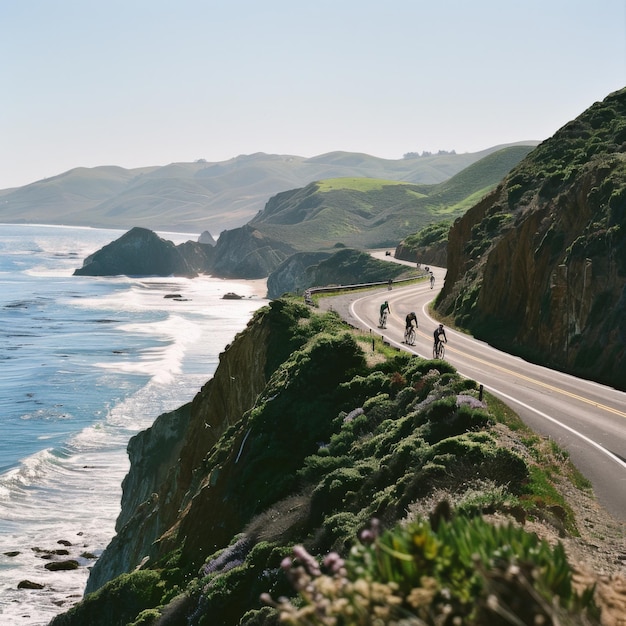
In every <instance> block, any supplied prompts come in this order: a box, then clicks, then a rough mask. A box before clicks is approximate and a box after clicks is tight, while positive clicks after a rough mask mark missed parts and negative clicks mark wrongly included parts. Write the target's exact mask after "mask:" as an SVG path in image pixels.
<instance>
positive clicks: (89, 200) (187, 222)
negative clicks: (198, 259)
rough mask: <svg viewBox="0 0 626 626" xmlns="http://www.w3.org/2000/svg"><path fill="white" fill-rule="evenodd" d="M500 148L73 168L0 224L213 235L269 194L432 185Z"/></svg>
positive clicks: (20, 202) (6, 195)
mask: <svg viewBox="0 0 626 626" xmlns="http://www.w3.org/2000/svg"><path fill="white" fill-rule="evenodd" d="M531 143H532V142H529V145H531ZM535 143H536V142H535ZM532 145H535V144H532ZM501 148H502V146H495V147H493V148H489V149H487V150H483V151H481V152H475V153H466V154H441V155H430V156H422V157H420V156H416V155H412V156H408V157H407V158H403V159H397V160H389V159H380V158H377V157H373V156H369V155H367V154H358V153H350V152H331V153H328V154H323V155H319V156H316V157H313V158H304V157H299V156H292V155H275V154H264V153H256V154H251V155H240V156H238V157H236V158H233V159H229V160H227V161H220V162H214V163H208V162H206V161H204V160H199V161H196V162H194V163H172V164H170V165H166V166H150V167H142V168H137V169H124V168H121V167H114V166H102V167H94V168H85V167H79V168H76V169H72V170H70V171H68V172H64V173H62V174H59V175H58V176H53V177H51V178H46V179H43V180H40V181H36V182H33V183H31V184H29V185H25V186H23V187H18V188H14V189H5V190H0V223H23V222H27V223H28V222H30V223H42V224H67V225H70V226H94V227H107V228H120V229H124V228H132V227H134V226H141V227H144V228H148V229H151V230H177V231H181V232H197V233H200V232H202V231H204V230H208V231H210V232H211V233H213V234H214V235H218V234H219V233H221V232H222V231H223V230H225V229H232V228H237V227H239V226H242V225H243V224H245V223H246V222H248V220H250V219H251V218H253V217H254V216H255V215H256V214H257V213H258V212H259V211H261V210H262V209H263V207H264V206H265V203H266V202H267V201H268V199H269V198H271V197H272V196H274V195H275V194H277V193H279V192H281V191H284V190H286V189H294V188H299V187H303V186H305V185H308V184H309V183H311V182H312V181H315V180H321V179H325V178H337V177H369V178H382V179H389V180H395V181H406V182H411V183H428V184H436V183H441V182H443V181H445V180H447V179H448V178H450V177H451V176H453V175H455V174H457V173H458V172H460V171H461V170H463V169H464V168H466V167H468V166H469V165H472V164H473V163H475V162H476V161H479V160H480V159H482V158H484V157H485V156H488V155H489V154H491V153H493V152H497V151H499V150H500V149H501Z"/></svg>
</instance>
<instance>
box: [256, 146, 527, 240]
mask: <svg viewBox="0 0 626 626" xmlns="http://www.w3.org/2000/svg"><path fill="white" fill-rule="evenodd" d="M531 150H532V148H531V147H530V146H512V147H508V148H504V149H502V150H499V151H498V152H496V153H493V154H491V155H488V156H487V157H485V158H484V159H481V160H480V161H478V162H477V163H474V164H472V165H470V166H469V167H467V168H465V169H464V170H462V171H461V172H459V173H458V174H456V175H455V176H453V177H452V178H450V179H448V180H446V181H444V182H442V183H439V184H435V185H428V184H412V183H408V182H400V181H393V180H384V179H376V178H333V179H326V180H320V181H317V182H314V183H311V184H309V185H307V186H306V187H304V188H301V189H294V190H291V191H285V192H283V193H279V194H277V195H276V196H274V197H273V198H272V199H271V200H270V201H269V202H268V203H267V205H266V207H265V209H264V211H263V212H262V213H260V214H259V215H257V216H256V217H255V218H254V219H252V220H251V221H250V222H249V225H250V226H252V227H253V228H255V229H256V230H258V231H259V232H261V233H263V234H264V235H266V236H269V237H272V238H273V239H277V240H280V241H285V242H287V243H289V244H290V245H291V246H293V247H294V248H295V249H297V250H302V251H312V250H324V249H329V248H332V247H333V246H334V245H336V244H337V243H342V244H344V245H346V246H349V247H354V248H361V249H363V248H371V247H386V246H393V247H395V246H396V245H397V244H398V243H399V242H400V241H401V240H402V239H403V238H404V237H406V236H407V235H409V234H411V233H415V232H417V231H418V230H420V229H421V228H423V227H424V226H426V225H428V224H431V223H433V222H438V221H441V220H442V219H454V218H456V217H459V216H460V215H462V214H463V213H464V212H465V211H466V209H467V208H468V207H469V206H471V204H472V203H473V202H474V201H475V200H476V199H480V198H481V197H482V196H483V195H485V194H486V193H488V192H489V191H490V190H491V189H493V188H494V187H495V186H496V185H497V184H498V183H499V182H500V181H501V180H502V178H503V177H504V176H505V175H506V174H507V173H508V172H509V171H510V169H511V168H512V167H514V166H515V165H516V164H517V163H518V162H519V161H521V160H522V159H523V158H524V157H525V156H526V155H527V154H528V153H529V152H530V151H531Z"/></svg>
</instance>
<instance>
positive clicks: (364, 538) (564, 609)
mask: <svg viewBox="0 0 626 626" xmlns="http://www.w3.org/2000/svg"><path fill="white" fill-rule="evenodd" d="M445 510H446V507H445V506H442V507H441V510H440V513H443V512H444V511H445ZM379 532H380V531H379V527H378V525H377V524H376V523H374V524H373V525H372V528H370V529H367V530H365V531H363V532H362V533H361V541H360V542H358V543H357V544H356V545H355V546H354V547H353V549H352V550H351V552H350V554H349V556H348V557H347V558H346V559H345V560H344V559H343V558H341V557H340V556H339V555H338V554H336V553H334V554H330V555H328V556H327V557H326V558H325V559H324V560H323V562H322V563H321V564H320V563H318V561H317V560H316V559H315V558H313V557H312V556H311V555H310V554H309V553H308V552H306V550H305V549H304V548H303V547H302V546H297V547H296V548H294V553H293V556H294V557H295V558H294V559H293V560H289V559H287V560H285V561H284V562H283V568H284V569H285V570H286V572H287V575H288V576H289V578H290V580H291V581H292V583H293V585H294V587H295V588H296V589H297V591H298V593H299V597H298V599H297V601H295V602H292V601H289V600H286V599H284V600H280V601H278V602H275V601H273V600H272V598H271V596H269V595H266V596H265V597H264V599H265V600H266V602H268V604H271V605H273V606H275V607H276V608H277V609H278V610H279V611H280V613H281V622H282V623H287V624H294V625H296V626H298V625H302V626H304V625H310V626H313V625H319V626H323V625H325V624H336V623H340V624H342V623H346V624H367V625H369V624H372V625H374V624H397V623H407V624H432V625H433V626H434V625H437V624H442V623H446V624H459V625H470V624H472V625H473V624H476V625H486V624H503V625H504V624H556V623H563V622H564V623H568V624H590V623H593V622H595V623H597V622H598V618H599V615H598V611H597V610H596V609H595V607H594V604H593V601H592V590H591V589H588V590H586V591H585V592H583V593H582V594H578V593H576V591H575V590H574V588H573V585H572V575H573V572H572V569H571V568H570V566H569V564H568V562H567V559H566V557H565V553H564V551H563V549H562V547H561V546H560V545H557V546H556V547H552V546H550V545H549V544H548V543H546V542H545V541H540V540H539V539H538V537H537V536H536V535H534V534H529V533H526V532H525V531H524V530H522V529H520V528H519V527H517V526H515V525H513V524H507V525H502V526H492V525H490V524H488V523H487V522H485V521H484V520H482V519H481V518H479V517H473V518H466V517H453V518H452V519H447V518H446V517H445V516H444V515H440V517H435V518H433V521H432V523H429V522H428V521H426V520H417V521H414V522H411V523H409V524H407V525H405V526H396V527H395V528H393V529H392V530H390V531H387V532H383V533H382V534H379Z"/></svg>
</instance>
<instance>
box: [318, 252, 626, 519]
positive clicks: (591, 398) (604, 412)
mask: <svg viewBox="0 0 626 626" xmlns="http://www.w3.org/2000/svg"><path fill="white" fill-rule="evenodd" d="M383 254H384V253H383ZM432 270H433V272H434V275H435V278H436V281H435V287H434V289H431V288H430V285H429V284H428V283H427V282H425V283H423V284H419V285H414V286H410V287H394V288H393V289H392V290H376V291H368V292H363V294H362V295H354V294H353V295H352V297H351V298H350V299H346V296H340V298H344V300H343V302H342V304H341V306H340V305H339V302H340V301H339V300H338V299H337V300H335V308H337V309H338V310H339V308H342V309H344V311H343V312H344V313H345V314H346V317H348V318H349V321H350V322H351V323H353V324H354V325H355V326H358V327H360V328H362V329H365V330H368V329H369V330H370V331H371V332H372V333H376V334H377V335H381V336H383V337H384V339H385V340H386V341H388V342H389V343H390V344H391V345H394V346H397V347H399V348H401V349H405V350H410V351H411V352H414V353H416V354H418V355H420V356H424V357H428V358H432V350H433V331H434V330H435V328H436V326H437V322H436V321H435V320H434V319H432V318H431V317H430V316H429V315H428V303H429V302H430V301H431V300H432V299H433V298H434V297H435V296H436V294H437V291H438V289H440V288H441V286H442V285H443V281H444V278H445V270H444V269H441V268H432ZM328 300H329V301H330V305H327V306H330V307H332V306H333V303H332V301H333V300H334V299H333V298H329V299H328ZM384 300H388V301H389V305H390V307H391V315H390V316H389V319H388V321H387V328H386V329H380V328H378V318H379V309H380V304H381V303H382V302H383V301H384ZM410 311H415V312H416V314H417V319H418V323H419V328H418V332H417V341H416V344H415V346H405V345H404V344H403V343H402V340H403V336H404V326H405V322H404V319H405V316H406V315H407V313H409V312H410ZM446 334H447V337H448V343H447V345H446V353H445V359H446V360H447V361H449V362H450V363H451V364H452V365H454V366H455V367H456V369H457V370H458V371H459V373H460V374H462V375H464V376H467V377H468V378H472V379H474V380H476V381H477V382H478V383H480V384H482V385H483V386H484V388H485V389H486V390H488V391H489V392H491V393H492V394H493V395H495V396H497V397H499V398H500V399H502V400H503V401H504V402H506V404H508V405H509V406H510V407H511V408H513V409H514V410H515V411H516V413H517V414H518V415H519V416H520V417H521V418H522V419H523V420H524V422H525V423H526V424H527V425H528V426H530V427H531V428H532V429H533V430H534V431H535V432H536V433H538V434H540V435H543V436H546V437H550V438H552V439H553V440H554V441H555V442H557V443H558V444H559V445H560V446H561V447H562V448H564V449H565V450H567V451H568V452H569V453H570V458H571V460H572V461H573V462H574V464H575V465H576V466H577V467H578V469H579V470H580V471H581V472H582V473H583V475H584V476H585V477H586V478H587V479H589V480H590V481H591V483H592V485H593V488H594V491H595V493H596V496H597V498H598V501H599V502H600V503H601V504H602V506H604V507H605V508H606V509H607V510H608V511H609V512H610V513H611V514H613V515H614V516H615V517H616V518H617V519H619V520H622V521H626V393H624V392H621V391H617V390H615V389H613V388H611V387H606V386H603V385H599V384H598V383H594V382H590V381H587V380H583V379H580V378H575V377H573V376H570V375H567V374H563V373H561V372H557V371H555V370H551V369H548V368H544V367H541V366H538V365H533V364H531V363H528V362H527V361H524V360H523V359H520V358H518V357H514V356H511V355H508V354H506V353H504V352H500V351H499V350H495V349H494V348H492V347H491V346H489V345H487V344H486V343H484V342H481V341H477V340H475V339H473V338H472V337H470V336H468V335H465V334H463V333H460V332H457V331H454V330H451V329H447V328H446Z"/></svg>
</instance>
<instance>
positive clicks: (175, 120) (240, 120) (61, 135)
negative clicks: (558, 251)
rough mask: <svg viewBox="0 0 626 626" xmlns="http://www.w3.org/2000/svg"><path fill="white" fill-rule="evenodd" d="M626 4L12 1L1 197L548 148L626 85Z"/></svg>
mask: <svg viewBox="0 0 626 626" xmlns="http://www.w3.org/2000/svg"><path fill="white" fill-rule="evenodd" d="M625 4H626V1H625V0H523V1H515V2H514V1H511V0H474V1H472V0H430V1H429V2H425V1H423V0H309V1H308V2H303V1H301V0H265V1H260V0H257V1H255V0H168V1H166V0H0V89H1V92H0V93H1V95H0V189H4V188H7V187H12V186H19V185H24V184H27V183H29V182H33V181H35V180H39V179H41V178H44V177H50V176H54V175H56V174H59V173H61V172H64V171H66V170H68V169H71V168H73V167H77V166H86V167H93V166H97V165H119V166H122V167H127V168H132V167H141V166H147V165H165V164H168V163H171V162H175V161H195V160H197V159H201V158H203V159H206V160H208V161H222V160H227V159H230V158H232V157H235V156H237V155H239V154H251V153H254V152H267V153H272V154H295V155H300V156H305V157H307V156H314V155H317V154H322V153H325V152H331V151H334V150H347V151H354V152H365V153H368V154H371V155H374V156H379V157H384V158H389V159H399V158H402V155H403V154H405V153H406V152H422V151H424V150H427V151H431V152H436V151H438V150H456V151H457V152H459V153H460V152H476V151H479V150H482V149H485V148H488V147H491V146H495V145H499V144H503V143H511V142H516V141H523V140H543V139H546V138H548V137H550V136H551V135H552V134H554V132H555V131H556V130H558V129H559V128H560V127H561V126H563V125H564V124H565V123H567V122H568V121H569V120H571V119H573V118H574V117H576V116H578V115H579V114H580V113H582V112H583V111H584V110H585V109H586V108H587V107H589V106H590V105H591V104H593V103H594V102H596V101H598V100H602V99H603V98H605V97H606V96H607V95H608V94H609V93H611V92H613V91H616V90H617V89H621V88H622V87H624V86H626V6H625Z"/></svg>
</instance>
